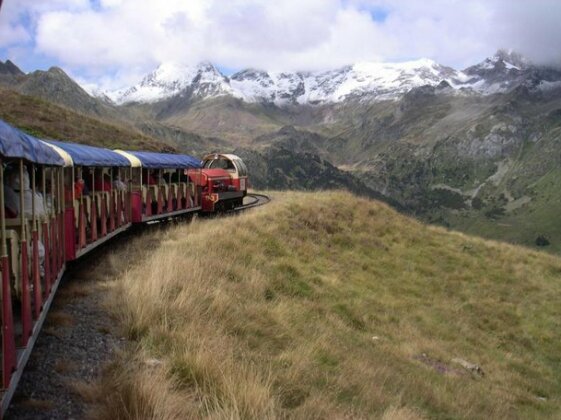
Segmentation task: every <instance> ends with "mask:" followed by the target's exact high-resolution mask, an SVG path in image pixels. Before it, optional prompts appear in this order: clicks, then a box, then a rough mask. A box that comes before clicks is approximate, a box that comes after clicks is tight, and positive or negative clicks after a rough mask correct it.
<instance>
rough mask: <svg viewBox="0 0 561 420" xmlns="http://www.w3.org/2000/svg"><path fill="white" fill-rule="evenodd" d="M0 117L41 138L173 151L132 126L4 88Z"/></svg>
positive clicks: (1, 95)
mask: <svg viewBox="0 0 561 420" xmlns="http://www.w3.org/2000/svg"><path fill="white" fill-rule="evenodd" d="M0 118H2V119H3V120H5V121H6V122H8V123H10V124H13V125H15V126H16V127H18V128H20V129H22V130H24V131H26V132H28V133H30V134H32V135H35V136H38V137H42V138H55V139H61V140H68V141H74V142H78V143H85V144H91V145H95V146H100V147H108V148H118V147H123V148H126V149H143V150H155V151H158V150H163V149H165V150H173V149H174V148H173V146H171V145H169V144H165V143H162V142H161V141H159V140H156V139H154V138H152V137H148V136H146V135H144V134H142V133H140V132H138V131H137V130H135V129H133V128H132V127H124V126H117V125H114V124H111V123H107V122H103V121H100V120H98V119H95V118H92V117H88V116H86V115H82V114H79V113H76V112H74V111H72V110H70V109H68V108H65V107H62V106H58V105H55V104H52V103H50V102H47V101H45V100H43V99H40V98H36V97H32V96H26V95H21V94H19V93H16V92H14V91H12V90H8V89H2V88H0Z"/></svg>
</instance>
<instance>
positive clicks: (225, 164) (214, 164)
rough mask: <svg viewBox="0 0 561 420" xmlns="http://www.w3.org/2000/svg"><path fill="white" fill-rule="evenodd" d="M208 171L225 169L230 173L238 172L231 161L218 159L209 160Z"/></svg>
mask: <svg viewBox="0 0 561 420" xmlns="http://www.w3.org/2000/svg"><path fill="white" fill-rule="evenodd" d="M205 168H207V169H224V170H226V171H229V172H236V166H235V165H234V163H233V162H232V161H231V160H230V159H224V158H218V159H213V160H209V161H207V162H206V163H205Z"/></svg>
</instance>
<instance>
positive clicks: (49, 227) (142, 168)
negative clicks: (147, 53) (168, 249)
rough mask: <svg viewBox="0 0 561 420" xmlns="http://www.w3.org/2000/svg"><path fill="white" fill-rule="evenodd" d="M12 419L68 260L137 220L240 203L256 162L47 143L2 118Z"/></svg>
mask: <svg viewBox="0 0 561 420" xmlns="http://www.w3.org/2000/svg"><path fill="white" fill-rule="evenodd" d="M0 160H1V162H2V167H1V169H0V270H1V279H2V280H1V281H2V286H1V306H2V308H1V323H2V348H1V352H2V363H1V366H0V368H1V371H2V384H1V388H2V389H1V398H2V400H1V411H0V417H1V416H3V414H4V413H5V411H6V410H7V408H8V405H9V403H10V400H11V398H12V396H13V394H14V392H15V389H16V386H17V383H18V381H19V378H20V377H21V375H22V372H23V369H24V367H25V364H26V362H27V360H28V358H29V355H30V354H31V350H32V348H33V345H34V343H35V341H36V339H37V336H38V334H39V331H40V329H41V326H42V324H43V322H44V320H45V318H46V314H47V312H48V310H49V307H50V306H51V303H52V301H53V297H54V295H55V293H56V290H57V288H58V286H59V283H60V280H61V278H62V276H63V274H64V271H65V269H66V265H67V263H68V262H70V261H73V260H76V259H77V258H80V257H81V256H83V255H85V254H87V253H88V252H90V251H92V250H93V249H94V248H96V247H98V246H99V245H101V244H102V243H104V242H106V241H108V240H110V239H111V238H113V237H115V236H116V235H118V234H119V233H121V232H123V231H126V230H127V229H130V228H131V227H133V226H135V225H142V224H145V223H153V222H157V221H162V220H166V219H169V218H174V217H178V216H183V215H186V216H189V215H194V214H199V213H204V214H212V213H217V212H223V211H227V210H232V209H235V208H239V207H240V206H241V205H242V204H243V200H244V197H245V196H246V195H247V189H248V186H249V184H248V171H247V167H246V165H245V164H244V162H243V161H242V159H240V158H239V157H238V156H236V155H233V154H221V153H212V154H209V155H207V156H205V157H204V158H203V159H202V160H199V159H197V158H195V157H192V156H188V155H182V154H171V153H156V152H148V151H131V150H120V149H119V150H110V149H107V148H101V147H94V146H88V145H83V144H77V143H70V142H63V141H54V140H44V139H40V138H37V137H35V136H32V135H29V134H27V133H25V132H23V131H21V130H19V129H17V128H15V127H13V126H11V125H10V124H8V123H6V122H5V121H2V120H0Z"/></svg>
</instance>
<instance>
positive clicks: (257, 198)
mask: <svg viewBox="0 0 561 420" xmlns="http://www.w3.org/2000/svg"><path fill="white" fill-rule="evenodd" d="M246 200H247V201H248V202H247V203H245V204H244V205H243V206H240V207H236V208H235V209H234V211H242V210H247V209H251V208H253V207H259V206H263V205H265V204H267V203H268V202H270V201H271V198H270V197H269V196H268V195H265V194H255V193H251V194H247V195H246Z"/></svg>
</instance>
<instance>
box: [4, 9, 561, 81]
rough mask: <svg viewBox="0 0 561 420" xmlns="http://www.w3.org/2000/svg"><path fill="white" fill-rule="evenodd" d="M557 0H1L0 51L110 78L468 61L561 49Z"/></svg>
mask: <svg viewBox="0 0 561 420" xmlns="http://www.w3.org/2000/svg"><path fill="white" fill-rule="evenodd" d="M559 21H561V2H560V1H555V0H534V1H531V2H530V1H525V0H425V1H422V2H420V1H418V0H393V1H391V0H306V1H303V0H277V1H275V2H271V1H269V0H228V1H224V0H189V1H185V0H166V1H161V2H154V1H152V0H49V1H38V0H4V4H3V6H2V9H1V10H0V60H6V59H11V60H12V61H14V62H15V63H16V64H17V65H18V66H20V67H21V68H22V69H23V70H24V71H32V70H35V69H46V68H49V67H50V66H53V65H57V66H60V67H62V68H63V69H64V70H65V71H67V72H68V73H69V74H71V75H72V76H73V77H75V78H77V79H78V80H79V81H80V82H81V83H83V84H85V85H88V86H90V87H91V86H94V85H95V86H98V87H101V88H105V89H114V88H117V87H122V86H126V85H130V84H133V83H135V82H136V81H138V79H140V78H141V77H142V76H143V75H144V74H146V73H147V72H149V71H151V70H153V69H154V68H155V67H156V66H158V65H159V64H160V63H162V62H169V61H174V62H178V63H181V64H196V63H198V62H200V61H203V60H208V61H211V62H213V63H214V64H216V65H217V66H218V67H219V68H220V69H221V70H223V71H224V72H225V73H226V74H231V73H232V72H234V71H236V70H238V69H241V68H246V67H253V68H261V69H266V70H319V69H329V68H335V67H339V66H342V65H347V64H352V63H355V62H359V61H403V60H410V59H416V58H422V57H426V58H431V59H434V60H436V61H438V62H440V63H442V64H445V65H450V66H453V67H456V68H463V67H465V66H467V65H469V64H473V63H475V62H478V61H481V60H482V59H484V58H485V57H487V56H489V55H492V54H493V53H494V51H496V50H497V49H498V48H512V49H515V50H517V51H520V52H521V53H522V54H525V55H527V56H528V57H529V58H530V59H532V60H534V61H538V62H557V63H559V62H560V61H561V54H560V52H559V48H558V40H559V39H561V25H559V23H558V22H559Z"/></svg>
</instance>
